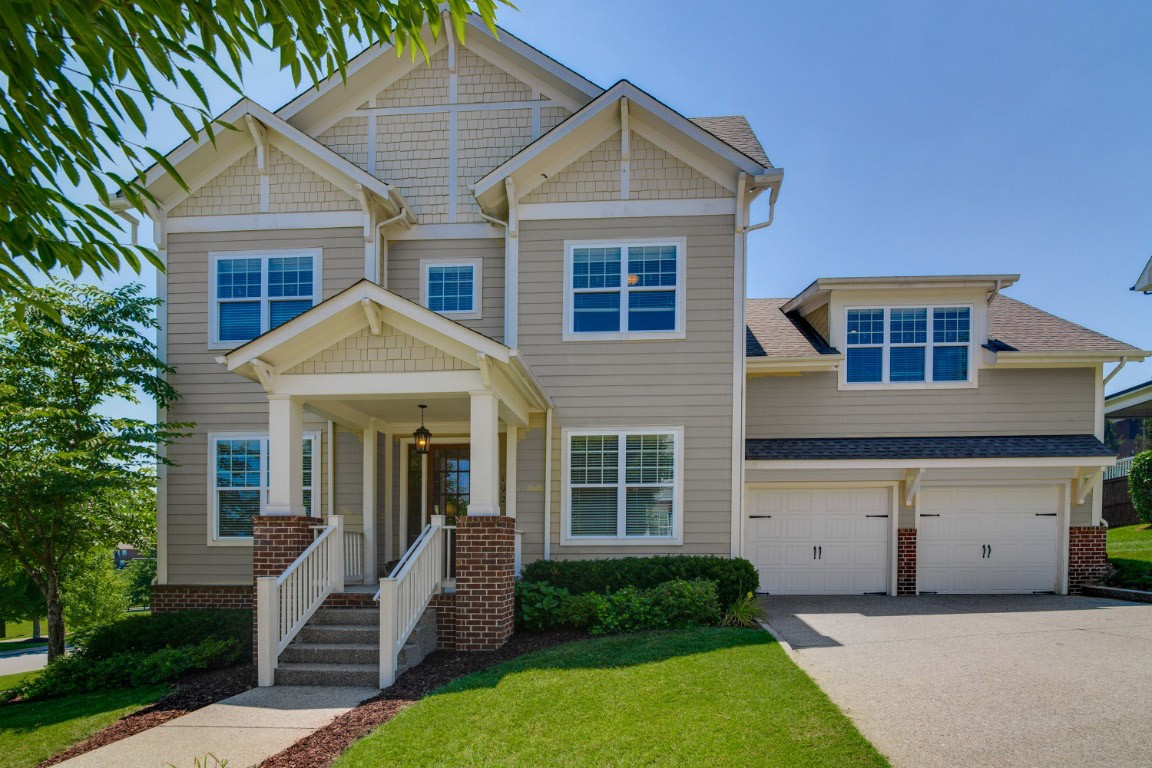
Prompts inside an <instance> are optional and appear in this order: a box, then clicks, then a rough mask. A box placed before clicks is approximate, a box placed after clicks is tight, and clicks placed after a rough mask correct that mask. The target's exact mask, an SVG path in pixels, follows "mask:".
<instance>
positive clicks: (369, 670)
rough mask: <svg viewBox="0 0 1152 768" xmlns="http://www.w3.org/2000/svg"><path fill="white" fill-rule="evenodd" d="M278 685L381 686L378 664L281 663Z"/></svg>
mask: <svg viewBox="0 0 1152 768" xmlns="http://www.w3.org/2000/svg"><path fill="white" fill-rule="evenodd" d="M276 684H277V685H316V686H341V685H351V686H362V687H365V688H378V687H379V686H380V666H379V665H378V664H300V663H293V662H287V663H285V662H283V661H281V662H280V664H279V666H278V667H277V668H276Z"/></svg>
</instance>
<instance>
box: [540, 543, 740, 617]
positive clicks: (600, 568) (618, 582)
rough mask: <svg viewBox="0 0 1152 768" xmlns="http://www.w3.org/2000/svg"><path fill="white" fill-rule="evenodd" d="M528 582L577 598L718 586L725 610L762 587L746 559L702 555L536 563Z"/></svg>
mask: <svg viewBox="0 0 1152 768" xmlns="http://www.w3.org/2000/svg"><path fill="white" fill-rule="evenodd" d="M522 578H523V581H526V582H535V583H544V584H550V585H552V586H553V587H560V588H563V589H566V590H568V592H570V593H571V594H573V595H585V594H589V593H596V594H601V595H603V594H608V593H609V592H619V591H620V590H622V589H626V588H629V587H631V588H634V589H652V588H653V587H657V586H659V585H661V584H664V583H665V582H669V581H676V580H681V581H695V580H697V579H706V580H708V581H713V582H716V593H717V597H718V598H719V600H720V607H721V608H722V609H725V610H727V609H728V608H730V607H731V606H732V605H734V604H735V603H736V602H737V601H738V600H740V599H741V598H742V597H743V596H744V595H747V594H748V593H749V592H755V591H756V590H757V589H758V588H759V586H760V577H759V575H758V574H757V573H756V569H755V568H754V567H753V566H752V563H750V562H748V561H747V560H744V559H742V558H731V559H730V558H726V557H708V556H698V555H666V556H657V557H623V558H619V559H604V560H537V561H535V562H533V563H529V564H528V565H527V566H525V567H524V570H523V574H522Z"/></svg>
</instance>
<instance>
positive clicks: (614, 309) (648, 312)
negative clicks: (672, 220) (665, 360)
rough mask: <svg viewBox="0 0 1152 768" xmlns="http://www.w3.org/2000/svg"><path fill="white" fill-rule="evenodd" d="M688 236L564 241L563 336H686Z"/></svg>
mask: <svg viewBox="0 0 1152 768" xmlns="http://www.w3.org/2000/svg"><path fill="white" fill-rule="evenodd" d="M684 252H685V241H684V239H683V238H679V239H672V240H622V241H611V242H609V241H605V242H588V243H572V242H570V243H566V244H565V264H564V274H565V277H564V279H565V285H566V288H565V291H564V338H565V339H568V340H583V339H587V340H596V339H609V340H611V339H678V338H684V262H685V253H684Z"/></svg>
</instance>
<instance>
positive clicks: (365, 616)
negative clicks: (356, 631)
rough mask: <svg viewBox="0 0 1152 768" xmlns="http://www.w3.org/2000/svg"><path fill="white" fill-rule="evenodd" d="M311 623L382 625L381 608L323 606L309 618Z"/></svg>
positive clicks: (318, 624)
mask: <svg viewBox="0 0 1152 768" xmlns="http://www.w3.org/2000/svg"><path fill="white" fill-rule="evenodd" d="M308 624H309V625H315V626H324V625H331V624H343V625H349V624H358V625H360V624H362V625H366V626H373V627H379V626H380V609H379V608H321V609H320V610H318V611H316V613H314V614H312V618H311V619H309V620H308Z"/></svg>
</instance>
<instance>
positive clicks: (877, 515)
mask: <svg viewBox="0 0 1152 768" xmlns="http://www.w3.org/2000/svg"><path fill="white" fill-rule="evenodd" d="M864 517H888V515H864ZM885 594H887V593H885Z"/></svg>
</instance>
